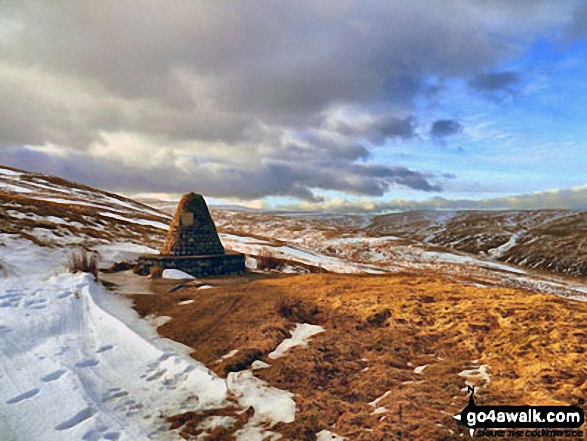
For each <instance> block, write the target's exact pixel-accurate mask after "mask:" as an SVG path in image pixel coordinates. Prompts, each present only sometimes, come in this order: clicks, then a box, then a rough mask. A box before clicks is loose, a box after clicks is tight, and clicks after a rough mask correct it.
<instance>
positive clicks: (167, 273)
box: [161, 269, 195, 280]
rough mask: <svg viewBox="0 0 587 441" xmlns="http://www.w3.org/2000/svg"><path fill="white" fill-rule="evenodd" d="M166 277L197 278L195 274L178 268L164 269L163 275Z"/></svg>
mask: <svg viewBox="0 0 587 441" xmlns="http://www.w3.org/2000/svg"><path fill="white" fill-rule="evenodd" d="M161 277H163V278H164V279H192V280H193V279H195V277H194V276H192V275H190V274H188V273H184V272H183V271H180V270H177V269H166V270H163V274H162V276H161Z"/></svg>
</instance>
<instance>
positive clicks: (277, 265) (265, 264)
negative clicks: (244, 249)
mask: <svg viewBox="0 0 587 441" xmlns="http://www.w3.org/2000/svg"><path fill="white" fill-rule="evenodd" d="M284 266H285V264H284V263H283V261H282V260H281V259H277V258H275V257H274V256H273V255H272V254H271V251H269V250H268V249H267V248H263V250H261V254H259V256H258V257H257V269H258V270H261V271H271V270H275V271H280V270H282V269H283V267H284Z"/></svg>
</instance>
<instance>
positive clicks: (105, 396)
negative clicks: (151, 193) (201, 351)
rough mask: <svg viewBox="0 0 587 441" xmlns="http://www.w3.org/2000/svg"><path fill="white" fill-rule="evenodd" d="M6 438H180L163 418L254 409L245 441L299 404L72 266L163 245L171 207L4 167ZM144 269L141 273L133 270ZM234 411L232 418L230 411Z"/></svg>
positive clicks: (1, 246) (0, 410) (1, 322)
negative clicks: (89, 257) (221, 366)
mask: <svg viewBox="0 0 587 441" xmlns="http://www.w3.org/2000/svg"><path fill="white" fill-rule="evenodd" d="M0 219H1V224H0V241H1V242H0V265H1V269H2V272H1V273H0V336H1V338H0V359H1V361H0V439H1V440H2V441H30V440H33V439H34V440H43V441H53V440H54V441H69V440H89V441H97V440H127V441H135V440H148V439H153V440H174V439H177V440H180V439H182V438H181V437H180V436H179V435H178V430H175V431H169V426H170V423H169V422H167V421H166V417H169V416H172V415H177V414H181V413H184V412H188V411H204V410H207V409H225V408H227V409H229V410H228V411H227V412H226V415H227V416H225V417H222V418H218V417H210V418H207V419H206V418H204V419H203V421H202V424H204V425H205V427H206V430H213V429H214V428H216V427H219V426H226V425H230V423H231V422H232V421H233V420H235V419H236V416H237V415H238V413H243V412H245V411H246V410H247V409H249V408H252V409H254V416H253V417H251V418H249V420H248V422H247V424H246V425H245V426H244V427H242V428H241V429H239V431H238V432H236V433H235V436H236V437H237V439H240V440H246V441H249V440H261V439H265V438H266V437H267V436H272V434H271V432H270V428H271V427H272V426H273V425H274V424H276V423H280V422H283V423H289V422H291V421H293V419H294V415H295V407H296V406H295V402H294V401H293V400H292V395H291V394H290V393H289V392H287V391H282V390H279V389H275V388H272V387H270V386H269V385H267V383H265V382H263V381H261V380H259V379H257V378H256V377H254V376H253V375H252V373H251V372H250V371H243V372H235V373H232V374H230V375H229V376H228V377H227V378H221V377H218V376H217V375H216V374H214V373H213V372H212V371H210V370H209V369H208V368H207V367H206V366H204V365H203V364H202V363H199V362H198V361H195V360H194V359H192V358H191V357H189V355H188V354H189V352H191V350H190V349H189V348H186V347H184V346H182V345H179V344H176V343H174V342H172V341H169V340H166V339H162V338H160V337H158V335H157V333H156V332H155V327H156V323H151V322H149V321H146V320H142V319H140V318H139V316H138V314H137V313H136V312H135V311H134V310H133V309H132V308H131V304H130V301H128V300H127V299H126V298H125V297H123V296H119V295H116V294H114V293H112V292H109V291H107V290H106V289H105V288H104V287H103V286H102V285H101V284H99V283H97V282H96V281H95V280H94V277H93V276H92V275H90V274H84V273H77V274H71V273H70V272H69V271H68V262H69V259H70V256H71V253H72V252H74V250H75V249H76V248H80V247H82V246H83V247H87V248H89V249H92V250H94V251H98V252H99V253H100V255H101V256H102V258H103V260H105V261H106V262H107V263H111V262H114V261H119V262H120V261H124V260H128V259H129V258H133V257H136V255H137V254H139V253H144V252H155V250H154V249H152V248H149V247H147V246H145V245H143V244H145V243H146V244H155V245H158V244H159V243H160V241H161V239H162V237H163V234H164V233H165V230H166V228H167V223H168V221H169V217H168V216H167V215H165V214H163V213H161V212H159V211H157V210H155V209H152V208H150V207H148V206H145V205H142V204H139V203H136V202H134V201H131V200H128V199H125V198H122V197H119V196H116V195H112V194H108V193H105V192H102V191H99V190H94V189H91V188H88V187H84V186H81V185H77V184H73V183H70V182H67V181H63V180H61V179H58V178H53V177H49V176H44V175H39V174H35V173H28V172H22V171H18V170H12V169H8V168H0ZM136 277H138V276H136ZM229 415H234V416H229Z"/></svg>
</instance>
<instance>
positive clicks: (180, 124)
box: [0, 0, 574, 200]
mask: <svg viewBox="0 0 587 441" xmlns="http://www.w3.org/2000/svg"><path fill="white" fill-rule="evenodd" d="M509 3H511V2H503V5H502V6H503V7H507V13H504V12H503V11H504V9H503V7H502V6H496V4H495V2H488V1H471V2H462V1H458V0H446V1H443V2H433V1H431V0H414V1H410V2H399V1H391V2H383V3H382V2H378V1H366V2H347V1H342V2H341V1H339V0H325V1H320V2H315V1H313V0H302V1H297V2H289V3H287V4H284V3H283V2H281V1H274V0H251V1H247V2H234V1H223V0H218V1H213V2H212V1H178V2H174V3H173V5H170V4H168V3H165V2H158V1H151V0H145V1H143V2H140V3H139V2H136V1H132V0H121V1H113V0H105V1H99V2H79V1H75V0H64V1H60V2H43V1H40V0H39V1H34V0H33V1H31V2H0V17H2V30H1V34H0V42H1V43H0V101H1V102H2V103H3V105H2V108H0V151H2V150H5V152H4V154H3V155H2V156H3V157H5V158H7V159H8V160H10V161H13V163H16V164H15V165H19V164H21V162H22V161H23V158H24V157H27V160H28V161H30V162H29V163H28V164H27V163H24V164H21V165H22V166H23V167H24V168H37V169H41V170H46V171H51V172H55V173H56V174H61V175H63V176H64V177H66V178H72V179H77V180H80V181H84V182H87V183H90V184H94V185H101V186H107V187H108V188H109V189H111V190H117V189H126V190H130V189H136V190H143V191H154V189H155V188H157V189H158V190H159V191H170V192H171V191H174V192H175V191H177V192H183V191H184V189H185V187H186V186H188V187H190V186H193V185H194V182H195V181H198V182H201V184H198V185H201V187H202V188H201V189H200V191H205V192H206V193H209V194H214V195H223V196H240V197H243V198H253V197H262V196H265V195H269V194H277V195H284V196H286V195H290V196H297V197H300V198H303V199H309V200H310V199H312V198H313V195H312V189H313V188H321V189H326V190H340V191H348V192H351V193H355V194H367V195H378V194H381V193H382V192H385V191H387V190H388V189H389V188H390V186H392V185H401V186H408V187H410V188H414V189H420V190H423V191H440V190H441V187H440V186H439V185H438V184H436V183H435V178H434V177H431V176H429V174H427V173H426V172H425V171H422V170H408V169H404V168H401V167H394V166H393V165H392V166H384V165H380V164H375V163H369V160H370V159H371V156H370V151H369V149H370V148H371V147H372V146H373V145H375V146H377V145H383V144H384V143H385V141H386V140H387V139H389V138H395V139H398V140H406V139H409V138H411V137H413V136H414V131H415V125H416V123H415V121H416V118H417V116H418V115H417V114H416V112H417V106H416V104H415V102H416V99H417V98H418V96H420V94H425V95H427V96H430V93H431V92H430V85H429V84H428V83H427V81H428V80H429V78H431V77H434V78H438V79H439V81H440V83H439V84H441V83H442V81H443V79H447V78H454V77H459V78H471V77H474V78H475V80H473V81H472V83H471V85H472V87H475V88H477V89H478V90H482V91H484V93H485V92H487V93H492V92H493V91H500V90H506V91H507V90H509V89H508V88H514V87H515V85H516V84H515V81H514V79H515V78H514V77H515V74H513V73H509V74H508V73H507V72H506V73H498V74H483V75H485V77H483V76H477V77H475V76H476V75H477V74H479V73H480V72H491V70H492V69H494V66H495V65H496V64H497V63H499V62H500V61H501V60H503V59H504V58H505V57H508V56H510V55H513V54H516V53H518V52H519V51H520V50H522V49H523V48H524V47H525V45H527V43H528V41H529V40H530V37H531V36H533V35H536V33H538V32H539V33H543V32H544V30H545V29H554V28H556V27H557V26H559V25H560V24H561V23H567V22H568V21H569V20H570V17H571V15H570V14H571V12H569V11H570V9H569V8H570V7H568V5H572V4H574V2H572V1H570V0H569V1H561V2H557V8H552V7H550V8H549V7H548V2H541V1H536V2H524V4H523V6H515V7H514V6H507V4H509ZM516 3H518V2H516ZM520 4H521V2H520ZM504 5H505V6H504ZM565 5H567V6H565ZM504 74H505V76H504ZM491 75H493V76H491ZM496 75H497V76H496ZM500 75H501V76H500ZM508 75H509V77H508ZM512 75H513V76H512ZM427 84H428V86H427ZM500 85H501V88H500ZM338 108H344V109H347V110H348V114H347V115H346V116H347V118H346V119H344V122H339V124H338V125H336V124H335V125H329V121H330V120H329V118H330V116H331V114H330V112H331V111H332V110H333V109H335V110H336V109H338ZM365 115H366V116H368V118H364V117H365ZM365 121H366V122H365ZM109 134H128V135H129V136H135V137H139V138H141V139H145V140H148V141H149V144H152V145H153V146H154V147H153V149H154V150H153V155H156V154H157V153H158V151H160V150H163V149H171V150H172V151H175V152H178V154H179V153H181V155H183V157H186V156H187V157H189V159H188V162H189V161H191V162H193V164H199V165H198V166H197V170H196V169H191V168H189V167H187V168H186V170H189V172H186V171H185V170H183V169H181V167H178V166H175V165H167V166H166V165H165V164H164V163H163V162H162V161H159V162H157V161H155V162H154V163H149V165H145V169H141V170H138V169H135V168H133V167H135V166H134V165H133V164H126V163H124V162H119V163H117V164H114V163H109V162H108V161H106V160H104V159H98V158H94V157H93V156H92V154H95V153H92V154H90V153H88V152H89V151H91V149H90V146H92V145H93V146H96V145H101V144H105V143H106V141H104V139H105V138H107V137H108V135H109ZM46 144H57V145H59V146H62V147H67V148H69V149H70V150H69V151H68V152H69V154H68V157H67V158H66V159H63V158H56V157H54V156H51V155H49V154H47V155H45V156H44V157H43V160H42V161H41V160H39V157H40V156H39V155H41V152H40V151H36V152H35V155H36V156H35V157H34V158H33V157H32V156H33V155H32V153H31V152H32V150H30V149H22V148H21V149H20V150H18V147H20V146H23V145H36V146H43V145H46ZM15 149H16V150H15ZM15 152H20V153H15ZM27 155H28V156H27ZM212 165H213V166H212ZM166 167H168V168H166ZM174 167H175V168H174ZM193 167H196V165H193ZM48 168H52V170H48ZM127 170H128V172H127ZM165 170H168V171H167V172H165ZM101 173H103V174H104V176H108V178H105V177H103V176H102V175H101ZM195 176H197V178H195Z"/></svg>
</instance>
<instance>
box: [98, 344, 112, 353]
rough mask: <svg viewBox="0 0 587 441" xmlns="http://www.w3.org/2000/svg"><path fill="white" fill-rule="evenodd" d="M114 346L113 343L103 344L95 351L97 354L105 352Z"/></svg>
mask: <svg viewBox="0 0 587 441" xmlns="http://www.w3.org/2000/svg"><path fill="white" fill-rule="evenodd" d="M112 348H114V346H113V345H104V346H100V347H99V348H98V349H97V350H96V353H97V354H101V353H102V352H106V351H109V350H110V349H112Z"/></svg>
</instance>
